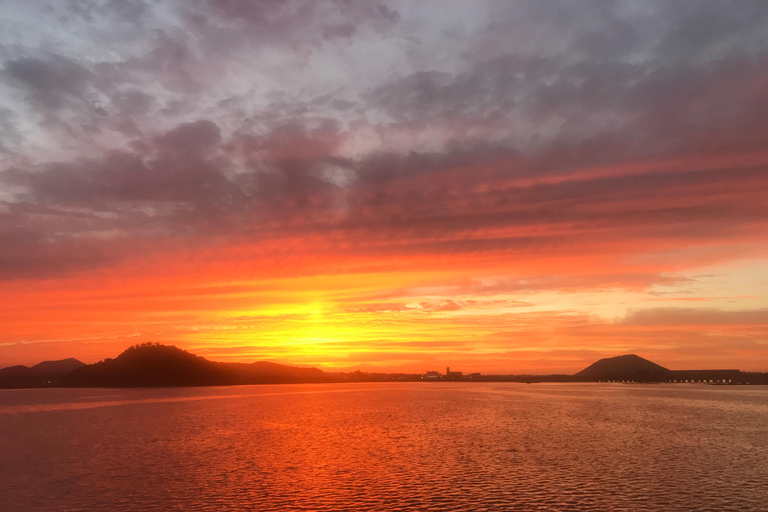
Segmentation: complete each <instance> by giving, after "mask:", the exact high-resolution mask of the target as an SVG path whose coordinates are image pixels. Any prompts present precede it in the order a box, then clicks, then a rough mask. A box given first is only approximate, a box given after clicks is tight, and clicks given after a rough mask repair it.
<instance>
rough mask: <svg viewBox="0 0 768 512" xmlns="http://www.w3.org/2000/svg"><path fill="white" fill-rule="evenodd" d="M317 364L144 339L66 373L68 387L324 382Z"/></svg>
mask: <svg viewBox="0 0 768 512" xmlns="http://www.w3.org/2000/svg"><path fill="white" fill-rule="evenodd" d="M327 375H328V374H326V373H325V372H323V371H322V370H318V369H317V368H297V367H293V366H285V365H281V364H276V363H268V362H263V361H261V362H256V363H218V362H214V361H210V360H208V359H206V358H204V357H201V356H197V355H194V354H192V353H190V352H187V351H186V350H182V349H180V348H178V347H174V346H170V345H160V344H157V343H145V344H142V345H135V346H133V347H130V348H128V349H127V350H125V352H123V353H122V354H120V355H119V356H117V357H116V358H115V359H106V360H104V361H100V362H98V363H96V364H92V365H87V366H83V367H82V368H78V369H76V370H74V371H73V372H71V373H70V374H69V375H67V376H66V377H65V378H64V379H63V380H62V384H63V385H64V386H68V387H171V386H225V385H232V384H283V383H294V382H325V381H327V380H328V378H327Z"/></svg>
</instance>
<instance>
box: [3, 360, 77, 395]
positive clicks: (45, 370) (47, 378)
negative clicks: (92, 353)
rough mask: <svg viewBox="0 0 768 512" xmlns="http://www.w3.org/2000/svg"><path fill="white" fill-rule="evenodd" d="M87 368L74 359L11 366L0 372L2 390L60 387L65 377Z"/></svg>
mask: <svg viewBox="0 0 768 512" xmlns="http://www.w3.org/2000/svg"><path fill="white" fill-rule="evenodd" d="M82 366H85V363H83V362H80V361H78V360H77V359H74V358H71V357H70V358H69V359H62V360H60V361H43V362H42V363H38V364H36V365H35V366H32V367H28V366H23V365H17V366H9V367H8V368H3V369H2V370H0V388H39V387H49V386H57V385H59V381H60V380H61V378H62V377H63V376H64V375H67V374H68V373H70V372H71V371H73V370H75V369H77V368H80V367H82Z"/></svg>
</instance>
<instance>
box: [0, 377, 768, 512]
mask: <svg viewBox="0 0 768 512" xmlns="http://www.w3.org/2000/svg"><path fill="white" fill-rule="evenodd" d="M0 510H1V511H3V512H16V511H19V512H30V511H45V512H51V511H218V510H223V511H230V510H231V511H240V510H242V511H246V510H247V511H290V510H297V511H367V510H377V511H379V510H380V511H406V510H408V511H411V510H413V511H422V510H423V511H458V510H466V511H514V510H553V511H555V510H575V511H582V510H583V511H601V512H602V511H654V512H655V511H682V510H685V511H734V512H745V511H768V387H764V386H712V385H703V384H655V385H654V384H598V383H594V384H570V383H569V384H551V383H548V384H519V383H460V382H436V383H433V382H429V383H427V382H425V383H420V382H415V383H365V384H352V383H350V384H307V385H274V386H235V387H205V388H165V389H157V388H155V389H29V390H0Z"/></svg>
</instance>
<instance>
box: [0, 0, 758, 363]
mask: <svg viewBox="0 0 768 512" xmlns="http://www.w3.org/2000/svg"><path fill="white" fill-rule="evenodd" d="M337 4H338V2H334V1H328V2H313V3H304V2H297V3H293V2H283V3H277V4H273V3H266V2H265V3H253V4H248V3H244V4H239V3H229V2H212V1H211V2H205V1H196V2H184V3H170V4H167V5H163V6H154V5H151V4H149V3H144V2H142V1H138V0H137V1H136V2H127V3H120V4H119V6H118V4H115V3H104V4H101V3H98V2H97V3H94V4H93V5H92V6H91V7H88V8H83V9H78V10H75V9H74V7H72V6H69V7H68V6H67V5H64V4H62V5H61V6H57V7H52V8H51V9H49V10H46V11H38V10H37V8H36V7H35V6H34V5H29V6H22V7H18V8H14V9H13V10H11V9H9V8H6V9H3V8H2V7H0V14H2V16H0V43H2V45H0V48H2V49H1V50H0V66H1V67H0V112H1V113H3V114H2V116H1V117H0V367H4V366H9V365H12V364H35V363H37V362H39V361H41V360H45V359H60V358H65V357H76V358H78V359H81V360H82V361H84V362H89V363H90V362H95V361H97V360H99V359H103V358H105V357H114V356H115V355H117V354H118V353H120V352H121V351H122V350H123V349H125V348H126V347H127V346H129V345H132V344H135V343H141V342H145V341H157V342H162V343H169V344H175V345H177V346H180V347H182V348H185V349H188V350H190V351H192V352H194V353H197V354H200V355H204V356H206V357H209V358H211V359H214V360H229V361H254V360H270V361H276V362H282V363H288V364H297V365H311V366H317V367H322V368H324V369H343V370H356V369H361V370H385V371H400V370H404V371H409V372H423V371H426V370H435V369H440V370H441V369H443V368H444V367H445V366H451V367H452V368H455V369H459V370H464V371H480V372H484V373H523V372H546V373H549V372H573V371H577V370H579V369H581V368H583V367H584V366H586V365H588V364H590V363H591V362H593V361H594V360H595V359H598V358H600V357H606V356H614V355H619V354H624V353H637V354H639V355H641V356H643V357H646V358H649V359H651V360H653V361H655V362H657V363H659V364H662V365H664V366H667V367H669V368H673V369H685V368H716V367H717V368H740V369H742V370H759V371H768V237H766V233H768V121H767V120H768V51H767V50H766V49H767V48H768V4H766V3H765V2H763V1H755V2H750V1H740V2H736V3H733V4H729V3H727V2H722V3H720V2H717V3H715V2H703V1H702V2H686V3H671V2H652V1H643V2H632V1H628V2H616V3H612V4H607V5H608V6H606V4H601V5H600V6H597V5H595V6H591V4H588V3H583V2H575V3H568V2H561V3H557V5H556V6H555V4H553V3H547V2H515V3H502V2H490V3H487V4H486V3H483V2H467V3H460V2H456V3H452V4H451V5H452V8H451V9H446V8H444V4H442V3H440V2H419V3H398V2H384V3H381V4H377V3H375V2H352V3H345V4H344V5H343V7H344V8H343V9H339V6H340V5H341V4H338V5H337ZM69 9H71V10H69ZM43 27H49V28H50V29H49V28H46V29H45V30H43Z"/></svg>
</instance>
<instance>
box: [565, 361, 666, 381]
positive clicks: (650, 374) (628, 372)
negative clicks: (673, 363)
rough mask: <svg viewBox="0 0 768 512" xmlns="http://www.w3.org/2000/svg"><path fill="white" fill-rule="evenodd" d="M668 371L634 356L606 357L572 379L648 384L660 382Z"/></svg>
mask: <svg viewBox="0 0 768 512" xmlns="http://www.w3.org/2000/svg"><path fill="white" fill-rule="evenodd" d="M669 373H670V370H668V369H666V368H664V367H663V366H660V365H658V364H656V363H653V362H651V361H649V360H647V359H643V358H642V357H640V356H638V355H635V354H626V355H623V356H617V357H607V358H605V359H600V360H599V361H597V362H595V363H592V364H591V365H589V366H588V367H586V368H585V369H583V370H581V371H580V372H579V373H577V374H576V375H574V377H579V378H583V379H590V380H592V379H594V380H634V381H637V382H644V381H645V382H649V381H655V380H660V379H662V378H663V377H665V376H666V375H667V374H669Z"/></svg>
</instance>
